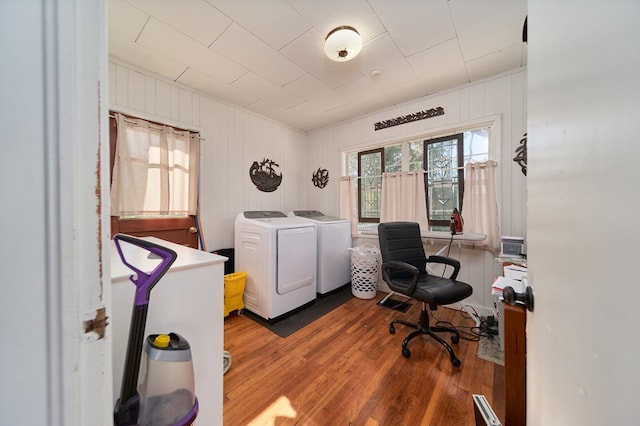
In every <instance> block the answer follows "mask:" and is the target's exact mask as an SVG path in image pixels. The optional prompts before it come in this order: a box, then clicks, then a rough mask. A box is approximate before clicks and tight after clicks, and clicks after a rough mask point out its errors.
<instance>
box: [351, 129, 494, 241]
mask: <svg viewBox="0 0 640 426" xmlns="http://www.w3.org/2000/svg"><path fill="white" fill-rule="evenodd" d="M486 160H489V130H488V129H487V128H483V129H477V130H469V131H464V132H460V133H455V134H451V135H447V136H443V137H438V138H434V139H427V140H424V139H420V140H412V141H407V142H402V143H394V144H390V145H386V146H384V147H380V148H377V149H372V150H367V151H361V152H351V153H348V154H347V158H346V164H347V175H349V176H358V177H359V179H358V220H359V222H360V225H359V228H360V229H363V228H367V227H370V223H378V222H379V221H380V193H381V189H382V178H381V175H382V173H384V172H400V171H418V170H424V171H425V188H426V199H427V205H426V206H425V208H426V209H427V214H428V218H429V223H430V226H431V228H432V229H445V230H446V229H448V226H449V218H450V217H451V212H452V211H453V208H454V207H456V208H458V210H461V209H462V197H463V194H464V166H465V165H466V164H467V163H469V162H483V161H486Z"/></svg>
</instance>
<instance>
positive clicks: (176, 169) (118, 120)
mask: <svg viewBox="0 0 640 426" xmlns="http://www.w3.org/2000/svg"><path fill="white" fill-rule="evenodd" d="M109 125H110V127H109V130H110V141H111V147H110V148H111V152H110V153H111V178H112V179H111V183H112V185H111V199H112V203H111V207H112V212H111V214H112V216H111V233H112V235H113V234H116V233H118V232H123V233H126V234H129V235H133V236H140V237H143V236H155V237H157V238H161V239H164V240H167V241H172V242H174V243H177V244H182V245H187V246H189V247H193V248H196V249H197V248H199V245H200V244H202V246H203V247H204V244H203V242H202V240H201V239H199V238H200V237H201V236H199V234H198V232H197V231H198V223H197V221H196V216H195V214H196V206H197V194H198V187H197V183H198V163H199V160H198V151H199V147H198V145H199V135H198V134H197V133H192V132H189V131H187V130H181V129H173V128H171V127H168V126H165V125H162V124H160V123H151V122H148V121H145V120H140V119H137V118H134V117H125V116H123V115H122V114H118V113H114V115H113V117H111V118H110V123H109Z"/></svg>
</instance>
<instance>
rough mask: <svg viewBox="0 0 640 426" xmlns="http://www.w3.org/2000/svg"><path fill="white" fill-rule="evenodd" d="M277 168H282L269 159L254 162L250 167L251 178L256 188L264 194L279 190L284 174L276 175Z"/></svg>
mask: <svg viewBox="0 0 640 426" xmlns="http://www.w3.org/2000/svg"><path fill="white" fill-rule="evenodd" d="M275 167H280V166H279V165H278V163H276V162H275V161H273V160H269V159H268V158H265V159H264V160H262V161H260V162H258V161H254V162H253V164H252V165H251V167H249V176H250V177H251V182H253V184H254V185H255V186H256V188H258V189H259V190H260V191H262V192H273V191H275V190H276V189H278V187H279V186H280V183H281V182H282V173H280V174H278V173H276V170H275Z"/></svg>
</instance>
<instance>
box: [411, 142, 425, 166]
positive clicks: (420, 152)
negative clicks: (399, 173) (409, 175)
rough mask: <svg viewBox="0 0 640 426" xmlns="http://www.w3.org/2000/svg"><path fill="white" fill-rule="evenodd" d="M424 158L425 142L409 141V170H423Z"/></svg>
mask: <svg viewBox="0 0 640 426" xmlns="http://www.w3.org/2000/svg"><path fill="white" fill-rule="evenodd" d="M423 158H424V142H422V141H416V142H409V170H410V171H415V170H421V169H422V163H423Z"/></svg>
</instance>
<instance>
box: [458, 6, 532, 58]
mask: <svg viewBox="0 0 640 426" xmlns="http://www.w3.org/2000/svg"><path fill="white" fill-rule="evenodd" d="M449 8H450V9H451V16H452V17H453V22H454V24H455V26H456V30H457V33H458V38H459V40H460V47H461V48H462V53H463V55H464V58H465V60H467V61H470V60H472V59H476V58H479V57H481V56H485V55H488V54H489V53H491V52H495V51H497V50H500V49H504V48H506V47H509V46H512V45H513V44H515V43H522V27H523V25H524V18H525V17H526V16H527V1H526V0H483V1H477V0H450V1H449Z"/></svg>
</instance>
